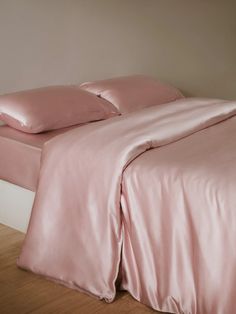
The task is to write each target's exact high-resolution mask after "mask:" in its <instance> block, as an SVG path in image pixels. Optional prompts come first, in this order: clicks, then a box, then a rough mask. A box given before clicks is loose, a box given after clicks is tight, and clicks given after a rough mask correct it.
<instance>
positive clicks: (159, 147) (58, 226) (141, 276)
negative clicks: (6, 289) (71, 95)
mask: <svg viewBox="0 0 236 314" xmlns="http://www.w3.org/2000/svg"><path fill="white" fill-rule="evenodd" d="M235 114H236V103H235V102H226V101H216V100H205V99H186V100H180V101H176V102H173V103H169V104H165V105H163V106H156V107H155V106H153V107H152V108H148V109H145V110H142V111H139V112H136V113H132V114H127V115H124V116H122V117H116V118H113V119H110V120H107V121H102V122H97V123H95V124H93V125H88V126H86V127H83V128H79V129H74V130H72V131H70V132H67V133H66V134H64V135H62V136H60V137H57V138H55V140H53V141H51V142H50V143H49V145H47V146H46V148H45V150H44V157H43V165H42V168H41V178H40V182H39V187H38V191H37V195H36V201H35V205H34V209H33V213H32V216H31V222H30V226H29V230H28V233H27V236H26V239H25V243H24V246H23V249H22V253H21V255H20V257H19V260H18V265H19V266H20V267H22V268H24V269H27V270H31V271H33V272H35V273H37V274H41V275H44V276H46V277H47V278H49V279H51V280H54V281H56V282H59V283H62V284H64V285H66V286H68V287H70V288H73V289H77V290H79V291H83V292H86V293H89V294H90V295H93V296H95V297H97V298H99V299H105V300H106V301H107V302H111V301H113V300H114V298H115V291H116V286H117V278H118V277H119V278H120V283H119V287H120V288H121V289H125V290H127V291H129V292H130V293H131V294H132V295H133V296H134V297H135V298H136V299H137V300H139V301H141V302H143V303H145V304H147V305H149V306H152V307H153V308H154V309H156V310H161V311H166V312H172V313H184V314H187V313H191V314H192V313H194V314H196V313H198V314H199V313H201V314H203V313H207V314H213V313H214V314H216V313H217V314H222V313H232V312H233V309H234V298H235V295H236V291H235V286H236V282H235V278H236V252H235V245H234V244H235V238H236V224H235V218H234V217H235V216H234V215H235V208H236V198H235V193H234V191H235V179H236V172H235V171H236V170H235V167H234V163H235V158H236V146H235V140H234V139H235V132H236V124H235V121H236V120H235V117H234V116H235ZM204 140H205V142H204ZM88 143H89V145H88ZM81 151H82V152H83V153H81ZM62 152H66V153H64V154H63V158H61V157H60V158H58V156H61V155H62ZM78 156H79V158H78ZM212 156H213V157H212ZM159 160H160V164H159ZM49 208H50V211H49V210H48V209H49ZM68 244H69V245H68ZM46 252H47V253H46ZM94 256H96V263H94ZM226 263H227V269H226ZM222 282H223V285H224V289H223V290H222Z"/></svg>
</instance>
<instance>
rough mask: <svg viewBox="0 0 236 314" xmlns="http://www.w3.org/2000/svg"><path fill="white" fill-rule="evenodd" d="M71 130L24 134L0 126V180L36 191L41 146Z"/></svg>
mask: <svg viewBox="0 0 236 314" xmlns="http://www.w3.org/2000/svg"><path fill="white" fill-rule="evenodd" d="M72 128H73V127H71V128H64V129H60V130H56V131H50V132H45V133H41V134H26V133H23V132H21V131H18V130H15V129H13V128H11V127H9V126H6V125H2V126H0V179H2V180H5V181H8V182H10V183H13V184H16V185H19V186H21V187H23V188H26V189H28V190H31V191H36V187H37V181H38V176H39V169H40V158H41V153H42V148H43V145H44V144H45V143H46V142H47V141H49V140H50V139H52V138H53V137H55V136H57V135H59V134H62V133H65V132H67V131H68V130H71V129H72Z"/></svg>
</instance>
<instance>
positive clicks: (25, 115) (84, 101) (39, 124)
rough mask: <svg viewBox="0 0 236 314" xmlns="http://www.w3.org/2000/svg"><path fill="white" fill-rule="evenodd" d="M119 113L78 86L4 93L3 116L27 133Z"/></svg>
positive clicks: (0, 107) (0, 114)
mask: <svg viewBox="0 0 236 314" xmlns="http://www.w3.org/2000/svg"><path fill="white" fill-rule="evenodd" d="M117 115H119V112H118V111H117V109H116V108H115V107H114V106H113V105H112V104H111V103H110V102H108V101H106V100H104V99H101V98H99V97H96V96H95V95H93V94H91V93H89V92H87V91H85V90H82V89H81V88H79V87H78V86H73V85H68V86H66V85H62V86H47V87H41V88H36V89H31V90H26V91H20V92H15V93H11V94H6V95H0V120H2V121H4V122H5V123H6V124H8V125H9V126H11V127H12V128H15V129H18V130H20V131H23V132H26V133H41V132H45V131H49V130H57V129H61V128H66V127H70V126H73V125H78V124H82V123H87V122H90V121H98V120H104V119H108V118H110V117H114V116H117Z"/></svg>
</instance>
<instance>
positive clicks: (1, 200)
mask: <svg viewBox="0 0 236 314" xmlns="http://www.w3.org/2000/svg"><path fill="white" fill-rule="evenodd" d="M34 196H35V193H34V192H31V191H29V190H26V189H24V188H21V187H19V186H17V185H14V184H11V183H8V182H6V181H3V180H0V223H2V224H4V225H7V226H9V227H12V228H14V229H17V230H19V231H22V232H26V230H27V226H28V223H29V218H30V214H31V209H32V206H33V201H34Z"/></svg>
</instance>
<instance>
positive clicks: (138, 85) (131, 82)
mask: <svg viewBox="0 0 236 314" xmlns="http://www.w3.org/2000/svg"><path fill="white" fill-rule="evenodd" d="M80 87H81V88H82V89H84V90H87V91H88V92H90V93H93V94H95V95H98V96H100V97H102V98H103V99H106V100H107V101H109V102H110V103H112V104H113V105H114V106H115V107H116V108H117V109H118V110H119V112H121V113H129V112H133V111H136V110H138V109H142V108H145V107H149V106H153V105H161V104H165V103H168V102H171V101H174V100H177V99H180V98H184V96H183V95H182V94H181V92H180V91H179V90H178V89H177V88H175V87H173V86H170V85H168V84H165V83H162V82H160V81H158V80H156V79H153V78H151V77H148V76H144V75H133V76H125V77H117V78H113V79H108V80H102V81H95V82H88V83H83V84H82V85H80Z"/></svg>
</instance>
